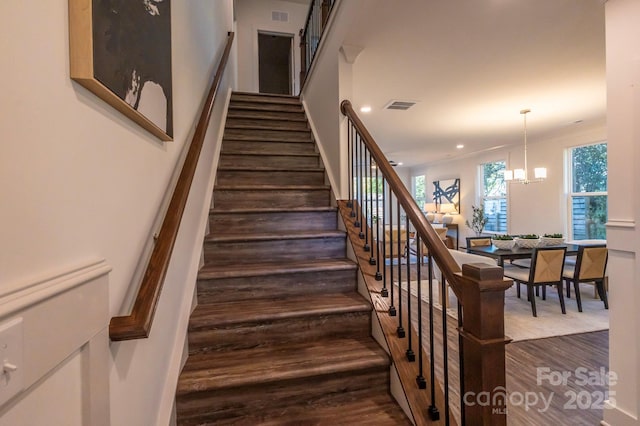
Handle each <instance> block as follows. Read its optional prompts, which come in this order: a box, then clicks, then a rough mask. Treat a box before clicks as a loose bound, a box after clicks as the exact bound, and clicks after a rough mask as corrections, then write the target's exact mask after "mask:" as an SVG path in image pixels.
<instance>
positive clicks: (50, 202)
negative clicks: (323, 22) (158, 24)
mask: <svg viewBox="0 0 640 426" xmlns="http://www.w3.org/2000/svg"><path fill="white" fill-rule="evenodd" d="M67 5H68V2H67V0H51V1H48V2H44V3H43V2H36V1H34V0H26V1H18V0H5V1H3V2H1V3H0V24H1V25H0V52H1V53H2V56H3V57H4V58H5V60H4V62H3V79H2V80H1V82H0V92H1V93H2V100H1V101H0V102H1V103H0V108H1V113H0V131H1V134H2V138H3V142H2V144H0V200H2V208H1V209H0V237H1V238H0V253H1V255H0V296H1V295H3V294H7V293H8V292H10V291H14V290H16V289H20V288H22V287H24V286H26V285H28V284H29V283H30V282H33V280H34V279H35V277H37V276H39V275H40V274H41V273H42V272H43V271H51V270H59V269H61V268H62V269H64V268H65V267H68V266H70V265H75V264H77V263H80V262H83V261H85V260H86V259H91V258H103V259H105V261H106V262H107V264H109V265H110V266H111V267H112V268H113V270H112V272H111V274H110V277H109V316H113V315H119V314H125V313H128V311H129V309H130V307H131V300H132V293H133V292H132V291H131V289H130V287H131V283H132V282H133V283H136V284H137V283H138V282H139V275H140V271H141V270H142V267H143V266H144V265H143V264H142V263H141V262H140V257H141V255H142V254H143V253H145V251H148V249H149V248H150V246H151V243H152V240H153V237H152V236H153V233H154V232H156V227H155V226H154V224H157V222H158V221H159V219H158V218H159V217H160V215H161V212H162V210H163V208H164V207H163V206H164V205H165V204H166V201H167V200H166V197H165V188H166V187H167V185H168V183H169V182H170V181H172V179H173V178H174V176H175V175H174V169H175V168H176V164H177V163H178V162H179V161H180V160H181V156H182V155H183V152H184V148H185V146H186V143H187V142H189V141H190V137H191V135H192V133H193V129H194V126H195V121H196V119H197V115H198V112H199V108H200V105H201V103H202V101H203V99H204V96H205V89H206V88H208V85H209V81H210V79H211V74H212V72H213V71H214V69H215V66H216V65H217V61H218V59H219V57H220V55H221V52H222V49H223V43H224V41H225V38H226V33H227V31H229V30H231V26H232V23H231V21H232V19H231V16H232V15H231V14H232V1H231V0H224V1H215V2H211V1H208V0H190V1H189V2H173V4H172V37H173V42H172V54H173V94H174V142H170V143H163V142H160V141H159V140H157V139H156V138H154V137H153V136H151V135H150V134H148V133H147V132H146V131H145V130H143V129H142V128H140V127H139V126H137V125H136V124H134V123H133V122H131V121H130V120H128V119H127V118H125V117H124V116H123V115H122V114H120V113H118V112H117V111H115V110H114V109H113V108H111V107H110V106H108V105H106V104H105V103H104V102H103V101H101V100H99V99H98V98H97V97H96V96H94V95H93V94H92V93H90V92H89V91H87V90H86V89H84V88H82V87H81V86H79V85H77V84H76V83H74V82H72V81H71V80H70V78H69V65H68V62H69V48H68V45H69V40H68V17H67ZM230 81H231V80H230V79H229V76H227V77H226V78H225V81H224V82H223V88H222V93H221V95H222V96H221V99H220V100H219V104H221V103H223V102H224V98H225V95H226V94H227V93H226V92H227V90H226V88H227V87H228V86H229V84H230V83H229V82H230ZM222 112H223V105H219V106H218V108H217V109H216V111H215V112H214V116H213V119H212V123H213V124H212V128H211V129H210V131H209V133H208V136H207V141H206V142H205V144H206V146H207V148H205V150H204V151H203V153H202V155H203V158H202V160H203V161H202V162H201V164H206V165H207V166H208V168H209V169H208V170H199V171H198V176H197V177H196V179H198V180H197V181H196V182H197V185H198V191H199V193H197V194H194V193H192V196H191V197H190V201H189V203H188V206H187V210H186V211H185V219H184V220H183V224H185V223H186V224H187V226H186V227H184V229H183V231H182V232H181V236H180V237H179V241H178V242H177V243H176V248H177V249H178V251H177V253H178V256H176V257H175V259H174V261H172V264H171V266H170V268H169V271H168V274H167V281H166V282H165V286H164V290H163V297H162V298H161V300H160V305H159V307H158V311H157V313H156V325H155V326H154V327H155V328H154V330H152V333H151V338H150V339H147V340H144V341H137V342H124V343H118V344H112V345H111V360H112V363H113V366H112V371H111V396H112V401H111V403H112V404H111V408H112V416H111V420H112V422H113V424H129V425H149V424H154V422H155V421H156V416H160V417H159V418H158V422H160V424H162V423H163V422H164V420H165V419H164V417H165V414H164V411H162V410H165V411H166V410H167V407H161V405H162V404H164V403H165V401H166V400H167V397H166V396H164V395H165V394H166V391H165V389H170V388H172V387H173V388H175V383H166V381H167V380H169V378H168V376H169V377H173V376H175V374H174V373H175V371H176V369H177V368H178V367H177V363H176V357H177V355H176V352H178V350H177V349H174V348H175V347H176V346H177V345H179V346H180V349H179V352H180V353H181V351H182V344H183V341H182V340H181V337H183V336H184V332H183V331H181V330H180V327H182V326H184V321H185V318H186V315H188V308H189V307H190V303H191V297H192V292H193V285H194V276H195V270H194V265H195V266H196V267H197V261H198V259H199V248H198V246H201V243H200V244H196V245H195V246H194V244H193V243H194V236H196V235H197V234H201V233H202V232H203V229H201V228H203V227H204V223H202V212H206V209H207V207H208V204H207V203H208V197H210V196H211V194H210V193H209V194H206V192H209V191H203V188H204V185H205V184H206V181H207V179H209V177H210V176H211V169H210V168H211V166H212V163H213V159H214V153H215V148H216V146H215V144H216V141H217V136H218V133H219V132H218V128H219V126H220V117H221V116H222ZM194 192H196V191H194ZM194 195H196V197H194ZM200 248H201V247H200ZM185 285H186V288H185V287H184V286H185ZM184 299H188V302H186V301H185V300H184ZM185 307H186V311H185ZM158 330H162V331H161V332H160V331H158ZM177 358H178V362H179V357H177ZM158 372H162V373H161V374H158ZM172 375H173V376H172ZM163 398H164V399H163ZM54 401H55V395H52V396H51V398H50V400H49V403H54ZM170 410H171V407H168V411H169V412H170ZM166 417H167V418H168V416H166ZM125 418H126V420H125Z"/></svg>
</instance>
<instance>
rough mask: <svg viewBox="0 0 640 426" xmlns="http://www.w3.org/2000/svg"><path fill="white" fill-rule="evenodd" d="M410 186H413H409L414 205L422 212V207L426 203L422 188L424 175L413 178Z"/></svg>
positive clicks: (423, 188) (424, 190)
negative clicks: (411, 190) (414, 201)
mask: <svg viewBox="0 0 640 426" xmlns="http://www.w3.org/2000/svg"><path fill="white" fill-rule="evenodd" d="M412 184H413V185H411V186H412V189H413V194H412V195H413V199H414V200H416V204H418V207H420V209H421V210H422V208H423V207H424V203H426V202H427V197H426V188H425V186H424V175H421V176H414V177H413V182H412Z"/></svg>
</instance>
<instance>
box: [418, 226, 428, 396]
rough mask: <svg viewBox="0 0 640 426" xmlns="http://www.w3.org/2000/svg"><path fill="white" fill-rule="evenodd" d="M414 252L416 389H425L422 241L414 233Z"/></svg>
mask: <svg viewBox="0 0 640 426" xmlns="http://www.w3.org/2000/svg"><path fill="white" fill-rule="evenodd" d="M416 253H417V255H418V259H419V260H418V265H417V266H416V279H417V280H418V375H417V376H416V384H417V385H418V389H426V388H427V381H426V380H425V378H424V375H423V367H424V366H423V359H422V352H423V351H422V281H421V279H422V242H421V240H420V236H419V235H416Z"/></svg>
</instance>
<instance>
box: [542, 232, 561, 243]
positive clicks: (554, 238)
mask: <svg viewBox="0 0 640 426" xmlns="http://www.w3.org/2000/svg"><path fill="white" fill-rule="evenodd" d="M562 243H564V237H563V236H562V234H544V235H543V236H542V237H540V245H541V246H558V245H560V244H562Z"/></svg>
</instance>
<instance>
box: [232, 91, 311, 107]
mask: <svg viewBox="0 0 640 426" xmlns="http://www.w3.org/2000/svg"><path fill="white" fill-rule="evenodd" d="M231 102H255V103H258V104H281V105H298V106H302V103H301V102H300V98H298V97H293V96H269V95H264V94H261V95H254V94H251V93H246V94H245V93H234V94H233V95H232V96H231Z"/></svg>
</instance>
